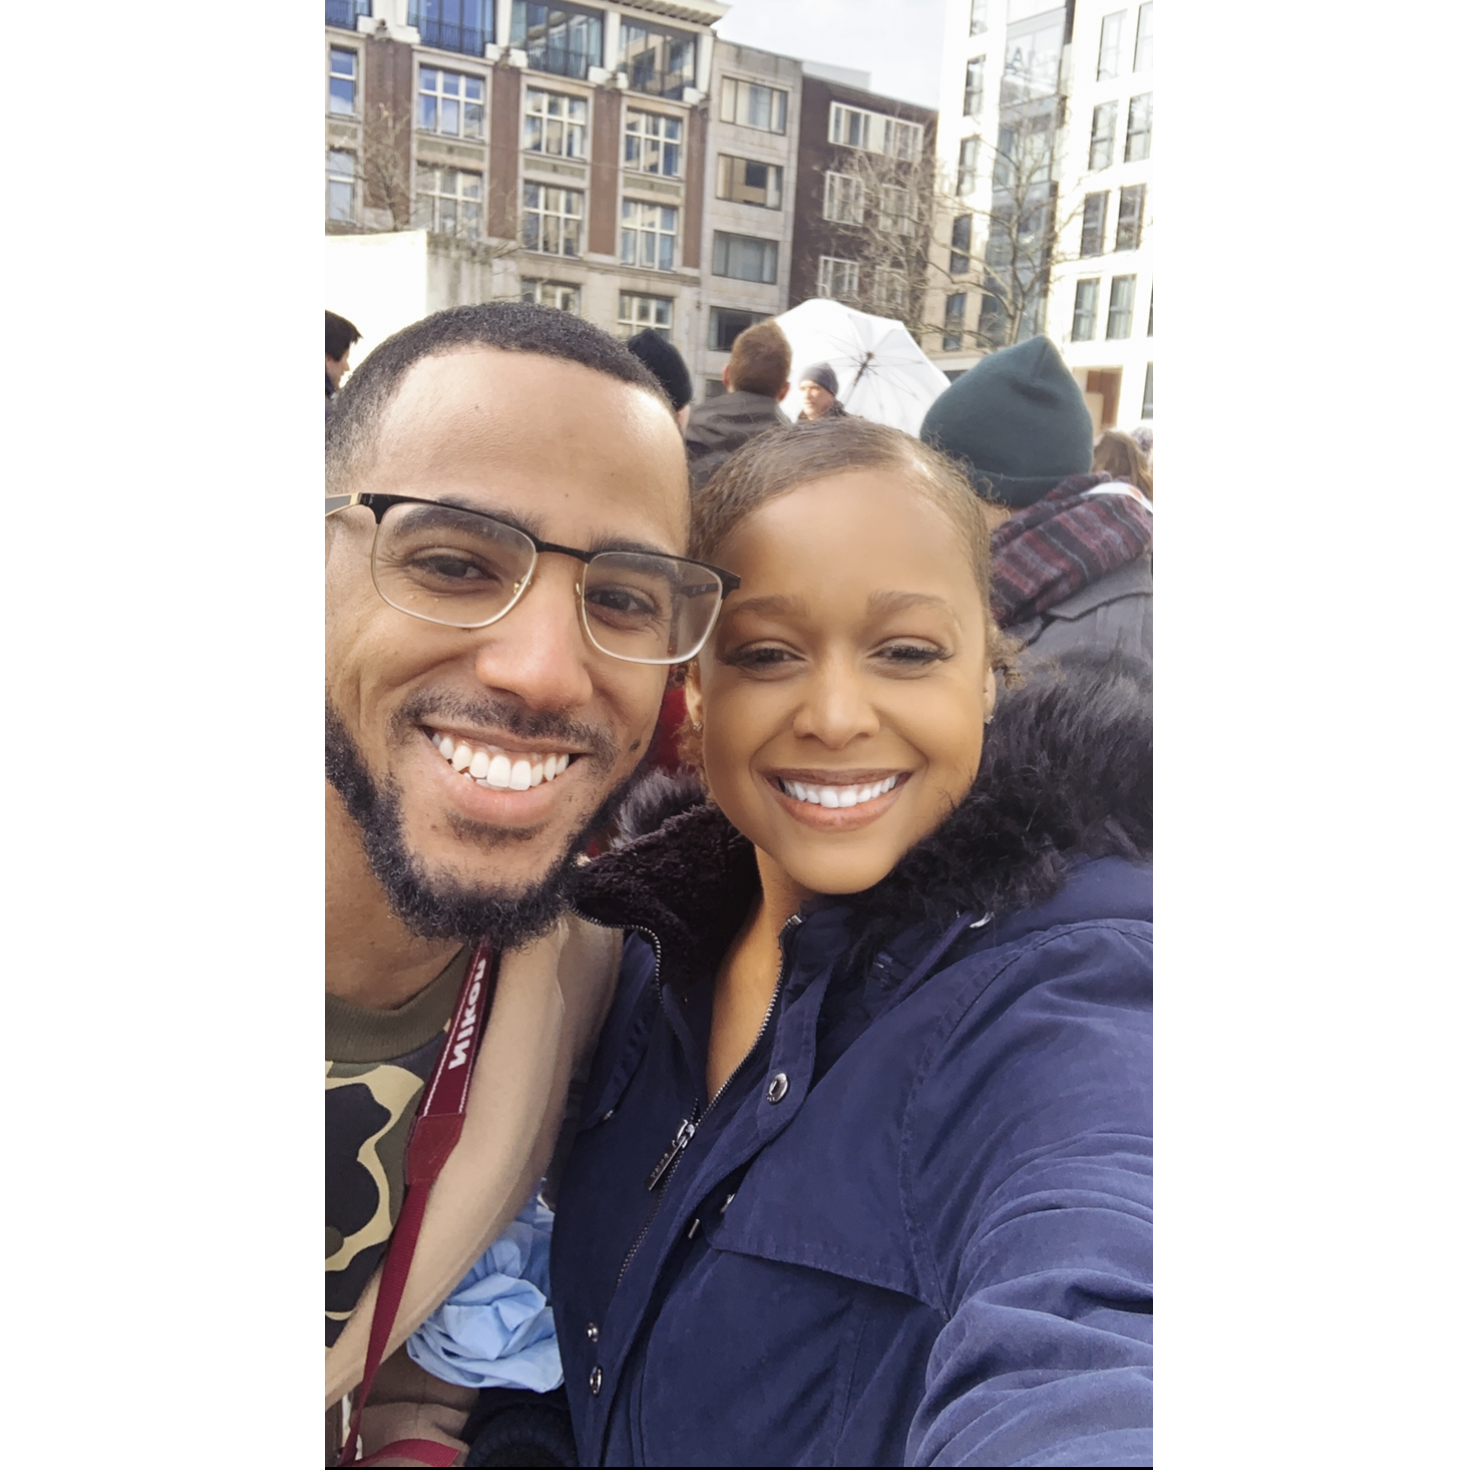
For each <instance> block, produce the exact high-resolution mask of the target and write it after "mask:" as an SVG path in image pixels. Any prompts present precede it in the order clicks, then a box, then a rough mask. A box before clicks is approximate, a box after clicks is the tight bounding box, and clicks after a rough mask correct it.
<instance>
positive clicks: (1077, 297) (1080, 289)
mask: <svg viewBox="0 0 1470 1470" xmlns="http://www.w3.org/2000/svg"><path fill="white" fill-rule="evenodd" d="M1088 286H1090V287H1091V288H1092V292H1091V296H1092V299H1091V301H1090V302H1088V303H1087V308H1086V311H1085V312H1084V311H1083V298H1084V296H1085V295H1086V294H1087V293H1086V292H1085V290H1084V288H1085V287H1088ZM1101 293H1102V277H1101V276H1080V277H1078V280H1077V289H1076V290H1075V292H1074V293H1073V295H1072V340H1073V341H1074V342H1095V341H1096V340H1097V303H1098V297H1099V296H1100V295H1101ZM1079 317H1080V318H1082V319H1083V320H1085V321H1086V323H1087V331H1086V332H1085V333H1079V332H1078V331H1077V322H1078V319H1079Z"/></svg>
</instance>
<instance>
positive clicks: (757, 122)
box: [720, 77, 786, 133]
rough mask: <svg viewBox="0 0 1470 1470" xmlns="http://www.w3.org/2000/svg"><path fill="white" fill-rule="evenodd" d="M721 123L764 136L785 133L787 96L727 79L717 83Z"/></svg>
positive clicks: (751, 83) (774, 90) (747, 83)
mask: <svg viewBox="0 0 1470 1470" xmlns="http://www.w3.org/2000/svg"><path fill="white" fill-rule="evenodd" d="M720 121H721V122H727V123H738V124H739V125H740V126H741V127H744V128H761V129H762V130H763V131H765V132H767V133H784V132H785V131H786V93H785V92H782V91H780V90H779V89H778V88H776V87H762V86H760V85H759V84H757V83H756V82H741V81H737V80H736V79H735V78H734V77H726V78H725V79H724V80H723V81H722V82H721V83H720Z"/></svg>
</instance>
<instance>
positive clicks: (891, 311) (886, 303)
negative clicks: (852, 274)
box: [875, 266, 909, 317]
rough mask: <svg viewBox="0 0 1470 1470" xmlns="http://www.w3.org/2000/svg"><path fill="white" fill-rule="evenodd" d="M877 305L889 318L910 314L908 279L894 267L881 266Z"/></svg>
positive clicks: (877, 288)
mask: <svg viewBox="0 0 1470 1470" xmlns="http://www.w3.org/2000/svg"><path fill="white" fill-rule="evenodd" d="M876 295H877V301H876V303H875V304H876V305H877V307H878V310H879V311H880V312H883V313H885V314H886V315H888V316H896V317H903V316H906V315H907V314H908V305H909V302H908V296H909V283H908V277H907V276H905V275H904V273H903V272H902V271H901V270H896V269H895V268H894V267H893V266H879V268H878V284H877V287H876Z"/></svg>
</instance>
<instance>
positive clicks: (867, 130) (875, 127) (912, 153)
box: [827, 102, 924, 163]
mask: <svg viewBox="0 0 1470 1470" xmlns="http://www.w3.org/2000/svg"><path fill="white" fill-rule="evenodd" d="M923 139H924V130H923V128H921V127H920V126H919V124H918V123H912V122H906V121H905V120H904V119H903V118H901V117H886V116H885V115H884V114H883V113H881V112H869V111H868V110H867V109H866V108H863V107H847V106H844V105H843V104H842V103H841V102H834V103H833V104H832V107H831V111H830V112H829V113H828V116H827V141H828V142H829V143H837V144H840V145H841V146H842V147H845V148H861V149H863V151H864V152H867V153H882V154H886V155H887V156H888V157H889V158H896V159H898V160H899V162H900V163H912V162H914V161H915V160H916V159H917V158H918V156H919V153H920V150H921V149H922V147H923Z"/></svg>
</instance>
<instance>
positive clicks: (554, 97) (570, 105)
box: [521, 87, 587, 161]
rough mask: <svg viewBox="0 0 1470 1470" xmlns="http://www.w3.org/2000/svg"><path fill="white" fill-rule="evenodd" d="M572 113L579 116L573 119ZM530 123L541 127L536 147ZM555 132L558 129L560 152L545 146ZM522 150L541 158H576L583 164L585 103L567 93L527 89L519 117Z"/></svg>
mask: <svg viewBox="0 0 1470 1470" xmlns="http://www.w3.org/2000/svg"><path fill="white" fill-rule="evenodd" d="M575 112H580V114H581V116H580V117H576V116H574V113H575ZM533 120H535V121H537V122H539V123H540V125H541V128H540V133H541V137H540V144H539V146H536V145H533V144H532V142H531V123H532V121H533ZM555 129H560V132H559V136H560V138H561V144H562V146H561V148H560V150H557V149H554V148H548V147H547V146H546V140H547V139H548V138H549V137H550V136H551V135H552V132H553V130H555ZM521 148H522V149H523V150H524V151H525V152H527V153H539V154H540V155H541V156H542V157H543V158H575V159H578V160H582V161H585V160H586V157H587V99H586V98H585V97H576V96H573V95H572V94H571V93H568V92H554V91H552V90H551V89H550V88H547V87H527V88H526V102H525V107H524V109H523V111H522V114H521Z"/></svg>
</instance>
